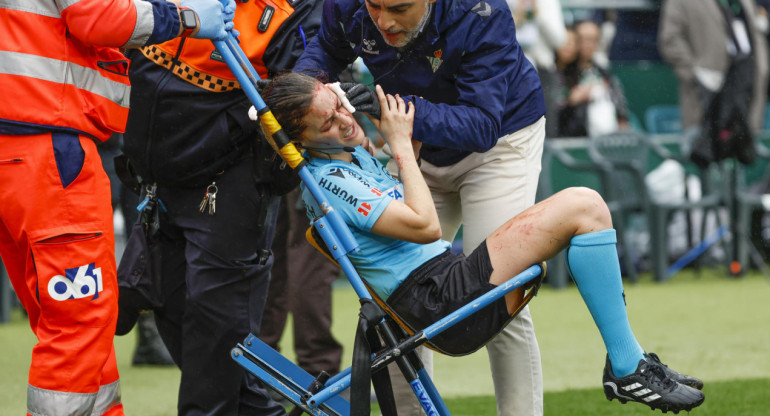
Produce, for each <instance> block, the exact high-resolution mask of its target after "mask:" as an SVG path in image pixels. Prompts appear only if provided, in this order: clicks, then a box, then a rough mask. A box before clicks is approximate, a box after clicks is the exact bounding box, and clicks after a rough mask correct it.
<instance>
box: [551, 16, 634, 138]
mask: <svg viewBox="0 0 770 416" xmlns="http://www.w3.org/2000/svg"><path fill="white" fill-rule="evenodd" d="M575 33H576V34H577V50H578V53H577V55H578V56H577V60H576V61H575V62H573V63H571V64H569V65H568V66H567V67H566V68H565V71H564V79H565V83H566V87H567V94H566V103H565V105H564V106H563V107H562V108H561V110H560V112H559V135H560V136H570V137H574V136H597V135H601V134H606V133H611V132H613V131H617V130H621V129H627V128H628V108H627V104H626V99H625V96H624V95H623V88H622V86H621V85H620V82H618V80H617V79H616V78H615V77H613V76H612V75H611V74H610V73H609V71H607V70H606V69H604V68H603V67H601V66H600V65H598V64H597V63H596V61H595V53H596V51H597V49H598V48H599V42H600V39H601V30H600V28H599V25H598V24H596V23H595V22H593V21H590V20H586V21H583V22H580V23H578V24H577V25H576V26H575Z"/></svg>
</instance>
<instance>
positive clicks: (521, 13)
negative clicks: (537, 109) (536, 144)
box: [507, 0, 567, 137]
mask: <svg viewBox="0 0 770 416" xmlns="http://www.w3.org/2000/svg"><path fill="white" fill-rule="evenodd" d="M507 1H508V7H509V8H510V9H511V14H512V15H513V21H514V23H515V24H516V40H518V42H519V44H520V45H521V48H522V50H523V51H524V55H525V56H526V57H527V59H529V61H530V62H532V64H534V65H535V69H537V72H538V75H540V81H541V83H542V85H543V94H544V95H545V100H546V101H545V107H546V115H545V118H546V120H552V121H555V120H556V118H557V116H558V101H557V100H556V99H555V98H556V97H557V96H558V95H560V94H561V90H560V88H559V86H558V79H557V77H558V71H557V70H556V65H555V63H554V52H555V51H556V50H557V49H558V48H561V47H563V46H564V44H565V42H566V41H567V34H566V28H565V26H564V16H563V15H562V10H561V4H560V3H559V1H558V0H507ZM557 133H558V128H557V123H555V122H552V123H546V137H553V136H555V135H556V134H557Z"/></svg>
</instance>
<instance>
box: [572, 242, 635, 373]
mask: <svg viewBox="0 0 770 416" xmlns="http://www.w3.org/2000/svg"><path fill="white" fill-rule="evenodd" d="M616 242H617V239H616V237H615V230H613V229H609V230H603V231H598V232H595V233H588V234H582V235H578V236H575V237H573V238H572V241H571V245H570V247H569V249H568V251H567V267H568V268H569V270H570V274H571V275H572V279H573V280H574V281H575V284H576V285H577V287H578V290H579V291H580V296H582V297H583V301H584V302H585V304H586V306H588V310H589V311H590V312H591V316H593V318H594V322H595V323H596V326H597V327H598V328H599V332H600V333H601V334H602V339H603V340H604V346H605V348H607V354H608V355H609V357H610V362H611V363H612V370H613V372H614V373H615V376H616V377H623V376H627V375H629V374H631V373H633V372H634V371H636V367H637V366H638V365H639V360H642V359H644V350H643V349H642V347H641V346H639V343H638V342H637V341H636V337H634V333H633V331H631V325H630V324H629V323H628V315H627V314H626V301H625V294H624V293H623V282H622V280H621V277H620V263H619V261H618V252H617V249H616V248H615V243H616Z"/></svg>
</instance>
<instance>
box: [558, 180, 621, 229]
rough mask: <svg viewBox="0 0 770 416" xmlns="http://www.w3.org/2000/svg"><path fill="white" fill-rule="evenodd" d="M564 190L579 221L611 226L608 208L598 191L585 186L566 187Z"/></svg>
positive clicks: (604, 226) (598, 225) (606, 226)
mask: <svg viewBox="0 0 770 416" xmlns="http://www.w3.org/2000/svg"><path fill="white" fill-rule="evenodd" d="M565 191H566V192H567V195H566V196H567V198H568V199H569V201H570V204H571V205H572V206H573V207H574V208H575V211H576V212H575V214H576V215H577V216H578V217H579V218H581V220H582V221H581V222H590V223H592V224H595V225H596V226H597V227H602V228H610V227H612V217H611V215H610V210H609V208H608V207H607V203H606V202H604V198H602V196H601V195H600V194H599V193H598V192H596V191H595V190H593V189H590V188H586V187H574V188H568V189H566V190H565Z"/></svg>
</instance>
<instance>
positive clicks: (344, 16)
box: [294, 0, 545, 416]
mask: <svg viewBox="0 0 770 416" xmlns="http://www.w3.org/2000/svg"><path fill="white" fill-rule="evenodd" d="M357 57H361V58H362V59H363V61H364V63H365V64H366V66H367V67H368V68H369V70H370V71H371V73H372V75H373V76H374V84H380V85H382V87H383V88H384V90H385V92H387V93H389V94H400V95H401V96H402V97H404V99H405V100H406V101H411V102H413V103H414V105H415V109H416V113H415V121H414V138H415V139H417V140H420V141H421V142H422V143H423V146H422V150H421V153H420V156H421V158H422V165H421V168H422V171H423V175H424V176H425V179H426V181H427V182H428V185H429V186H430V188H431V192H432V194H433V198H434V201H435V203H436V208H437V209H438V212H439V216H440V219H441V223H442V232H443V238H445V239H448V240H451V239H452V238H453V237H454V236H455V234H456V233H457V231H458V229H459V227H460V225H463V247H464V248H465V250H466V251H470V250H473V248H475V247H476V246H478V245H479V244H480V243H481V242H482V241H483V240H484V238H485V236H487V235H489V234H490V233H491V232H492V231H494V230H495V229H496V228H497V227H499V226H500V225H502V224H503V223H504V222H505V220H506V219H507V218H510V217H511V216H513V215H515V214H518V213H519V212H521V211H522V210H524V209H525V208H526V207H528V206H530V205H532V204H533V203H534V200H535V189H536V187H537V180H538V176H539V173H540V158H541V155H542V149H543V139H544V137H545V118H544V114H545V104H544V101H543V92H542V87H541V84H540V80H539V78H538V75H537V73H536V72H535V69H534V67H533V66H532V64H530V62H529V61H527V60H526V58H524V54H523V53H522V50H521V48H520V46H519V44H518V43H517V42H516V30H515V26H514V23H513V18H512V16H511V12H510V9H509V8H508V5H507V4H506V3H505V1H502V0H488V1H487V0H326V3H325V5H324V15H323V23H322V26H321V29H320V31H319V34H318V36H317V37H316V38H315V39H313V41H312V42H310V44H309V45H308V48H307V50H306V51H305V53H304V54H303V55H302V56H301V57H300V59H299V61H298V62H297V64H296V65H295V67H294V70H295V71H300V72H306V73H311V74H314V73H315V74H319V75H326V76H327V77H328V78H329V79H330V80H331V81H334V80H336V77H337V76H338V74H339V73H340V72H341V71H342V70H343V69H344V68H345V67H346V66H347V65H348V64H350V63H351V62H353V61H354V60H355V59H356V58H357ZM487 348H488V350H489V355H490V365H491V368H492V375H493V379H494V383H495V392H496V397H497V402H498V414H501V415H517V416H521V415H541V414H542V411H543V410H542V373H541V367H540V353H539V350H538V346H537V340H536V339H535V334H534V328H533V326H532V320H531V317H530V314H529V310H528V309H525V310H523V311H522V313H520V314H519V316H518V317H517V318H516V319H515V320H514V321H513V322H512V323H511V324H510V325H509V326H508V327H507V328H506V330H505V331H504V332H503V333H502V334H501V335H499V336H498V337H497V338H496V339H495V340H494V341H493V342H491V343H490V344H489V345H488V347H487ZM423 355H425V354H424V353H423ZM428 358H429V357H428ZM429 364H430V360H429V362H428V363H426V366H429ZM397 402H399V404H400V405H401V403H402V402H403V400H397ZM418 407H419V405H418V404H416V402H415V403H413V409H414V411H410V412H408V413H407V412H404V411H403V410H404V409H399V414H415V413H416V411H417V410H416V409H418Z"/></svg>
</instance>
